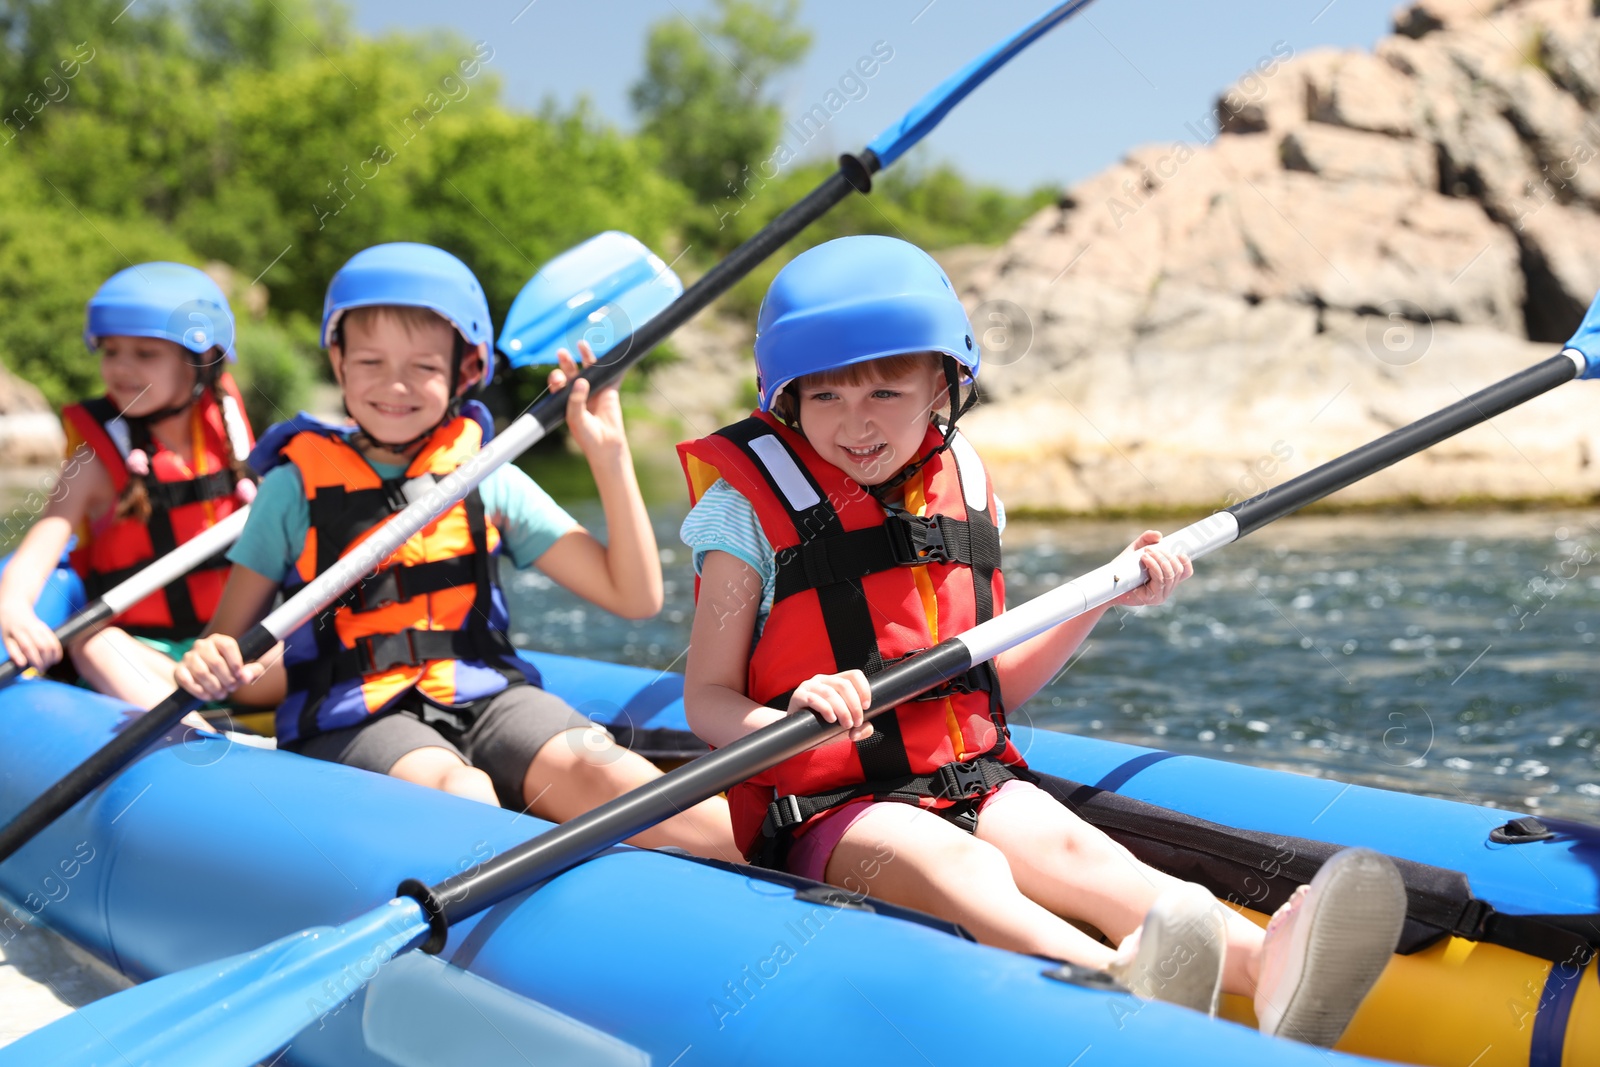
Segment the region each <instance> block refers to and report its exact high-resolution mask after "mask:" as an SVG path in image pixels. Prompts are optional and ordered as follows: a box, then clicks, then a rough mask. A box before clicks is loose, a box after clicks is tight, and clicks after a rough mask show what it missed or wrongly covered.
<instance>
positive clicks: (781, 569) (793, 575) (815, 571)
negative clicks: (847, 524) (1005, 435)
mask: <svg viewBox="0 0 1600 1067" xmlns="http://www.w3.org/2000/svg"><path fill="white" fill-rule="evenodd" d="M983 514H984V516H985V518H987V516H988V513H987V512H984V513H983ZM993 531H994V524H993V523H992V522H984V521H982V520H980V521H977V522H974V521H972V520H963V519H953V518H951V517H950V516H948V515H928V516H922V515H913V514H911V513H910V512H908V511H903V510H895V511H891V512H890V513H889V514H888V515H887V516H886V518H885V519H884V523H883V525H882V526H871V527H868V528H867V529H864V530H850V531H847V532H844V533H839V534H835V535H833V536H831V537H816V538H812V539H810V540H807V541H805V542H803V543H801V544H799V545H796V546H795V547H793V548H791V549H788V550H786V551H784V552H780V553H778V558H777V580H776V589H775V591H774V593H773V602H774V603H776V602H777V601H779V600H782V599H784V598H785V597H790V596H793V595H794V594H796V593H803V592H805V591H806V590H807V589H820V588H822V587H823V586H826V585H833V584H835V583H838V582H847V581H852V580H859V579H862V578H865V577H867V576H868V575H869V574H878V573H880V572H882V571H890V570H894V569H895V568H896V567H916V566H920V565H922V564H924V563H964V564H966V565H967V566H969V567H972V568H973V569H974V570H975V571H983V572H986V573H987V574H988V576H989V577H990V578H992V577H993V575H994V572H995V571H996V570H998V569H999V566H1000V538H999V535H998V534H996V535H995V536H994V537H988V536H986V535H987V534H988V533H991V532H993ZM991 599H992V598H991ZM989 610H990V613H991V614H992V613H993V610H994V605H993V603H992V602H991V603H990V605H989Z"/></svg>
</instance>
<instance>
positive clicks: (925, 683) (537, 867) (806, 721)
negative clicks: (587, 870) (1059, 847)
mask: <svg viewBox="0 0 1600 1067" xmlns="http://www.w3.org/2000/svg"><path fill="white" fill-rule="evenodd" d="M971 667H972V653H971V652H970V651H969V650H968V649H967V646H966V645H964V644H962V643H961V641H960V639H958V638H949V639H947V640H945V641H942V642H940V643H939V644H937V645H935V646H934V647H933V648H930V649H928V650H927V651H926V652H923V653H922V654H920V655H918V656H917V657H916V658H915V659H910V660H906V661H904V662H902V663H897V664H895V665H894V666H893V667H890V668H889V669H887V670H885V671H884V672H883V673H881V674H877V675H874V676H873V677H872V681H871V689H872V701H871V705H870V708H869V710H868V712H867V718H869V719H870V718H872V717H874V716H876V715H880V714H882V713H883V712H885V711H888V710H890V709H892V708H894V707H896V706H897V705H899V704H903V703H905V702H906V701H907V700H910V699H911V698H913V697H915V696H917V695H919V694H921V693H924V692H926V691H928V690H929V689H932V688H933V687H934V686H936V685H939V684H940V683H942V682H948V681H950V680H951V679H953V678H957V677H960V676H961V675H963V674H965V673H966V672H967V671H968V670H969V669H970V668H971ZM839 732H840V727H839V726H838V725H837V724H835V723H830V722H823V721H822V720H821V719H819V718H817V717H816V716H815V715H791V716H790V717H788V718H787V719H783V720H781V721H779V722H775V723H773V724H772V725H770V726H767V727H765V728H764V729H761V730H757V731H755V732H754V733H750V734H746V735H745V736H744V737H741V738H740V739H739V740H737V741H735V742H733V743H732V744H730V745H727V746H725V747H723V748H719V749H717V750H716V751H715V752H712V753H711V754H709V755H706V756H701V757H700V758H699V759H696V760H694V761H692V762H690V763H686V764H684V765H683V766H682V767H679V768H678V769H677V770H674V771H672V772H671V773H669V774H664V775H662V776H661V777H660V778H657V779H656V780H655V781H653V782H651V783H650V784H649V785H645V786H641V787H640V788H638V789H634V790H632V791H630V792H628V793H625V794H623V795H622V796H620V797H617V798H616V799H615V800H609V801H607V802H606V803H604V804H602V805H600V806H599V807H597V808H594V809H593V810H591V811H588V812H585V813H584V814H582V815H579V816H578V817H577V818H574V819H570V820H568V821H567V822H565V823H563V824H561V825H560V826H557V827H555V828H554V829H552V830H549V831H546V832H545V833H543V834H541V835H539V836H538V837H536V838H533V839H532V840H531V841H526V842H524V843H523V844H521V845H518V846H516V847H515V848H513V849H510V850H509V851H507V852H503V853H501V854H500V855H499V856H496V857H494V858H493V859H491V860H489V861H488V862H486V863H484V864H483V865H482V866H480V867H477V868H474V869H471V870H468V871H463V872H462V873H460V874H457V875H454V876H452V877H450V878H446V879H445V880H444V881H442V882H440V883H439V884H437V885H434V886H427V885H424V884H423V883H422V882H420V881H418V880H417V879H408V880H407V881H405V882H403V883H402V884H401V885H400V888H399V889H398V890H396V892H397V894H398V895H400V896H408V897H412V898H414V899H416V900H417V901H418V902H419V903H421V904H422V907H423V910H424V911H425V912H426V913H427V914H428V921H429V924H430V925H431V926H432V928H433V929H432V933H431V935H430V936H429V939H428V941H427V943H426V944H424V945H423V946H422V948H423V950H424V951H427V952H438V951H439V950H440V949H442V948H443V947H444V943H445V938H446V936H447V935H448V932H449V928H450V926H451V925H452V924H453V923H456V922H459V921H461V920H462V919H465V918H467V917H468V916H469V915H476V914H477V913H478V912H480V911H483V910H484V909H485V908H490V907H493V906H494V905H496V904H498V903H499V902H500V901H502V900H505V899H506V898H507V897H511V896H515V895H516V894H517V893H520V892H522V891H523V890H525V889H528V888H531V887H532V886H535V885H537V884H539V883H540V882H543V881H545V880H546V879H549V878H554V877H555V876H556V875H558V874H560V873H561V872H563V871H566V870H569V869H570V868H572V867H576V866H577V865H578V864H580V863H582V862H584V861H585V860H587V859H589V858H591V857H593V856H595V855H596V854H598V853H600V852H603V851H605V850H606V849H608V848H610V847H611V846H613V845H616V844H618V843H619V842H622V841H625V840H627V839H628V838H630V837H632V836H633V835H634V834H637V833H639V832H640V831H642V830H647V829H649V828H650V827H652V826H655V825H656V824H658V823H661V822H664V821H666V820H667V819H670V818H672V817H673V816H674V815H677V814H679V813H680V812H683V811H687V810H688V809H689V808H692V807H694V806H695V805H696V804H698V803H700V802H701V801H703V800H708V799H710V798H711V797H714V796H716V795H717V794H718V793H721V792H722V791H723V790H725V789H729V788H731V787H732V786H735V785H737V784H739V783H740V782H742V781H744V780H745V779H747V778H750V777H751V776H753V775H756V774H759V773H761V772H762V771H763V770H765V769H766V768H768V767H771V766H774V765H775V764H778V763H781V762H782V761H784V760H786V759H788V758H789V757H791V756H795V755H798V754H800V753H801V752H804V751H805V750H806V749H808V748H812V747H813V746H815V745H817V744H820V743H821V742H823V741H825V740H827V739H828V738H830V737H832V736H834V735H835V734H837V733H839Z"/></svg>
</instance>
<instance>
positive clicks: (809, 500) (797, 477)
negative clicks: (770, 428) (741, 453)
mask: <svg viewBox="0 0 1600 1067" xmlns="http://www.w3.org/2000/svg"><path fill="white" fill-rule="evenodd" d="M750 451H752V452H754V453H755V454H756V455H757V456H758V457H760V459H761V464H762V466H764V467H766V468H767V474H769V475H770V476H771V477H772V480H773V481H774V482H776V483H777V485H778V488H779V489H780V490H782V491H783V495H784V498H785V499H786V500H788V501H789V510H791V511H804V510H806V509H807V508H814V507H816V506H817V505H818V504H820V503H822V498H821V497H820V496H818V495H817V491H816V490H815V489H813V488H811V483H810V482H808V481H806V476H805V472H804V471H802V470H801V469H800V467H799V466H798V465H797V464H796V463H795V461H794V457H793V456H791V455H789V450H788V449H787V448H784V447H783V442H782V441H780V440H778V439H777V438H776V437H775V436H773V435H772V434H770V433H769V434H767V435H766V436H765V437H757V438H756V439H755V440H754V441H751V442H750Z"/></svg>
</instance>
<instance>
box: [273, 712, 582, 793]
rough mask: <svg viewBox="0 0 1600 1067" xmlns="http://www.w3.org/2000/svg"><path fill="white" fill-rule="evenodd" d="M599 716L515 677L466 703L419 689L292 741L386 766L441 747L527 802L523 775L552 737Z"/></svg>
mask: <svg viewBox="0 0 1600 1067" xmlns="http://www.w3.org/2000/svg"><path fill="white" fill-rule="evenodd" d="M591 726H595V723H593V722H592V721H590V720H589V719H588V718H586V717H585V716H583V715H580V714H578V713H577V712H576V711H573V710H572V708H571V707H569V706H568V705H567V702H566V701H564V700H562V699H561V698H560V697H557V696H552V695H550V694H549V693H546V692H545V691H544V690H543V689H540V688H539V687H538V686H534V685H521V684H519V685H513V686H511V687H510V688H507V689H503V690H501V691H500V692H498V693H496V694H494V695H493V696H488V697H485V698H483V699H482V700H479V701H475V702H474V703H473V704H472V705H470V706H469V707H466V708H447V707H441V706H439V705H438V704H435V703H433V702H432V701H431V700H428V699H426V698H425V697H423V696H422V695H421V694H419V693H417V692H416V690H412V691H411V692H410V693H408V694H406V695H405V696H403V697H401V698H400V701H399V703H398V704H397V706H396V707H395V708H394V709H393V710H391V711H386V712H384V713H383V714H382V715H379V716H377V717H375V718H373V719H371V720H369V721H368V722H364V723H361V724H360V725H359V726H348V727H345V728H344V729H343V730H332V731H329V732H328V733H325V734H315V735H313V736H312V737H309V738H307V739H306V740H304V741H302V742H299V743H297V744H295V745H293V746H291V747H292V748H293V750H294V751H296V752H298V753H300V754H301V755H302V756H310V757H311V758H312V759H320V760H327V761H329V762H330V763H343V764H345V765H346V766H350V767H360V768H361V769H362V770H365V771H373V772H374V773H377V774H388V773H389V770H390V768H392V767H393V766H394V765H395V764H396V763H398V762H400V758H401V757H402V756H405V755H407V754H408V753H411V752H415V751H416V750H417V749H419V748H442V749H445V750H446V751H448V752H453V753H455V755H456V756H458V757H460V759H461V762H463V763H465V764H466V765H467V766H469V767H476V768H478V769H479V770H481V771H483V773H485V774H487V775H488V776H489V780H490V781H492V782H493V783H494V791H495V793H496V794H498V795H499V797H500V803H501V805H502V806H504V807H507V808H511V809H512V810H514V811H523V810H525V809H526V808H527V806H528V805H527V801H526V800H525V799H524V798H523V796H522V782H523V779H524V778H526V777H527V774H528V766H529V764H531V763H532V762H533V757H534V756H536V755H538V754H539V750H540V749H541V748H543V747H544V746H545V745H546V744H547V743H548V742H549V741H550V739H551V738H553V737H555V736H556V735H558V734H561V733H565V732H566V731H568V730H581V729H585V728H588V727H591Z"/></svg>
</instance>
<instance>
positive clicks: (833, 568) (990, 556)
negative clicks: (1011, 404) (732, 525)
mask: <svg viewBox="0 0 1600 1067" xmlns="http://www.w3.org/2000/svg"><path fill="white" fill-rule="evenodd" d="M717 432H718V434H720V435H721V436H722V437H723V438H725V439H726V440H727V441H728V442H729V443H731V444H733V445H734V446H735V447H736V448H738V449H739V450H740V451H741V452H743V453H744V455H745V456H746V458H747V459H748V461H749V462H750V463H751V464H752V465H753V466H754V468H755V469H756V470H757V471H759V472H761V476H762V477H763V478H765V479H766V481H767V488H768V492H769V494H770V495H771V497H772V498H773V499H774V500H776V501H777V502H778V504H779V506H781V507H782V508H784V510H785V511H786V512H787V513H788V518H789V521H790V522H791V523H792V524H793V526H794V529H795V530H796V531H797V532H798V533H799V536H800V543H799V544H798V545H796V546H794V547H793V548H791V549H785V550H784V551H782V552H779V553H778V554H777V555H778V557H779V558H778V561H777V562H778V574H779V577H778V581H779V582H782V581H784V578H783V575H784V572H785V569H786V568H787V569H788V570H789V573H791V574H797V575H800V576H801V578H791V579H789V581H791V582H794V581H801V580H804V581H806V582H807V583H808V584H807V585H804V586H801V588H810V589H812V590H813V591H814V592H815V593H816V596H817V603H818V605H819V607H820V608H821V612H822V621H823V626H824V628H825V629H826V630H827V634H828V643H829V645H830V646H831V648H832V651H833V662H834V664H835V665H836V666H837V667H838V669H839V670H848V669H850V668H852V667H854V668H857V669H859V670H860V671H861V672H862V673H864V674H865V675H867V677H869V678H870V677H872V676H873V675H876V674H879V673H881V672H882V671H883V669H884V667H885V666H887V665H888V664H886V663H885V662H884V659H883V654H882V652H881V651H880V650H879V648H878V636H877V626H876V623H875V621H874V619H873V616H872V609H871V605H869V604H868V602H867V596H866V592H865V590H864V588H863V586H862V584H861V580H862V579H863V578H865V577H866V576H867V575H868V574H873V573H877V571H879V570H891V569H893V568H894V567H899V566H906V565H912V566H914V565H917V564H920V563H928V562H932V556H930V557H929V558H928V559H910V558H907V559H906V561H905V562H904V563H902V562H901V560H900V559H899V558H890V557H891V556H892V555H893V553H894V552H895V546H896V545H897V544H902V546H903V547H902V550H901V555H902V556H907V557H909V555H910V554H911V553H914V552H915V551H917V550H918V548H917V546H918V545H919V544H920V545H921V547H922V549H924V550H930V551H931V550H932V549H933V546H934V545H935V543H936V541H935V539H936V538H937V544H938V545H939V549H938V551H940V552H941V553H945V554H948V546H950V545H955V546H957V551H960V552H962V553H963V554H964V555H966V556H967V557H968V558H967V559H961V560H959V562H962V563H966V564H967V565H968V566H969V567H970V573H971V575H972V584H973V594H974V606H975V609H976V617H977V621H978V622H979V623H983V622H987V621H989V619H991V618H993V617H994V589H993V581H994V576H995V573H996V572H997V571H998V570H999V569H1000V534H999V530H998V529H997V528H996V527H995V524H994V516H993V515H991V514H990V513H989V511H988V509H984V510H982V511H972V510H969V512H968V519H967V521H966V522H964V523H962V522H959V521H957V520H953V519H949V518H947V517H944V516H937V517H934V518H933V519H931V520H925V519H922V518H918V517H916V516H905V513H903V512H901V513H898V515H886V516H885V526H880V527H869V528H867V529H866V530H863V531H859V534H861V535H862V536H859V537H858V536H856V535H854V534H851V533H849V532H847V531H846V530H845V529H844V524H843V522H842V520H841V519H840V518H839V513H838V511H837V510H835V508H834V507H833V505H832V504H831V503H830V502H829V500H828V494H827V493H826V492H825V491H824V490H823V488H822V486H821V485H819V484H818V483H817V481H816V479H815V478H814V477H812V474H811V471H810V470H809V469H807V467H806V465H805V463H804V462H803V461H802V460H801V459H800V457H799V456H797V455H795V453H794V450H793V449H791V448H790V447H789V445H788V442H786V441H784V440H783V438H782V437H780V436H778V434H777V433H776V432H774V430H773V428H772V427H771V426H769V425H768V424H767V423H765V422H763V421H761V420H760V419H757V418H754V417H752V418H748V419H745V420H743V421H742V422H738V423H735V424H734V425H732V426H728V427H725V428H724V429H721V430H719V431H717ZM761 437H771V438H772V439H774V440H776V441H777V442H778V443H779V444H780V445H782V446H783V448H784V450H785V451H786V452H788V453H789V458H790V459H791V461H792V462H793V464H794V468H795V470H797V471H798V472H799V473H800V474H801V475H802V476H803V477H804V478H805V479H806V481H807V483H808V484H809V485H810V487H811V489H812V491H813V493H814V495H815V496H816V498H817V503H815V504H813V505H812V506H811V507H809V508H806V509H804V510H796V509H795V508H794V507H793V506H791V505H790V503H789V497H788V494H787V493H785V492H784V490H783V487H782V486H780V485H779V484H778V483H777V482H776V480H774V478H773V475H772V472H771V471H770V470H768V469H767V464H766V462H765V460H763V459H762V457H761V456H760V454H758V453H757V452H756V451H755V450H754V449H752V448H751V447H750V444H751V442H752V441H754V440H756V439H757V438H761ZM957 470H958V472H959V466H958V467H957ZM958 477H959V473H958ZM905 518H910V519H912V520H913V521H912V522H909V523H908V522H906V521H905ZM889 524H896V527H897V528H898V529H899V530H900V531H902V533H895V532H890V533H885V532H884V530H885V528H886V526H889ZM947 532H948V533H949V535H950V536H949V537H948V538H947V537H946V536H945V535H946V533H947ZM901 536H904V537H905V538H907V539H908V540H907V541H906V542H900V541H898V540H897V538H899V537H901ZM874 539H876V543H878V544H880V545H887V546H888V547H887V551H888V553H889V554H890V555H888V556H886V555H882V554H879V555H878V556H876V557H873V558H868V557H867V556H866V555H864V554H863V553H866V552H878V551H880V550H878V549H870V550H869V549H865V548H861V547H860V546H865V545H866V544H868V543H869V541H873V540H874ZM950 558H952V559H954V558H955V557H954V556H951V557H950ZM808 561H809V562H808ZM869 563H870V564H871V565H872V566H873V568H874V569H866V570H863V569H862V567H863V565H864V564H869ZM808 569H809V570H810V571H811V572H812V573H813V574H815V575H817V576H818V577H819V578H823V577H825V578H827V579H828V580H826V581H822V580H819V581H817V582H815V583H814V584H811V583H810V579H809V578H808V577H806V575H807V571H808ZM856 572H859V573H856ZM798 591H800V589H793V590H790V592H791V593H793V592H798ZM782 595H784V594H783V593H781V592H779V593H778V594H776V595H775V600H774V603H776V598H777V597H781V596H782ZM982 672H983V674H984V675H986V676H987V677H986V681H987V684H986V685H983V686H981V688H983V689H984V690H985V691H987V692H988V693H989V695H990V699H989V715H990V719H991V720H992V721H993V723H994V726H995V743H994V746H993V747H992V748H991V749H990V750H989V751H987V752H984V753H981V754H980V758H982V757H989V758H992V757H993V756H995V755H998V754H999V753H1000V752H1001V751H1002V750H1003V749H1004V748H1005V746H1006V742H1007V741H1008V740H1009V738H1010V730H1009V729H1008V728H1007V726H1006V720H1005V712H1004V709H1003V708H1002V707H1001V706H1000V686H999V684H998V682H997V680H996V679H995V678H994V675H993V667H992V666H991V665H989V664H985V665H984V667H983V668H982ZM784 706H787V700H785V701H784ZM855 748H856V757H857V759H859V760H860V763H861V769H862V773H863V776H864V778H865V781H866V782H867V783H885V782H888V783H894V782H901V781H908V780H911V779H914V778H915V777H916V775H914V774H913V772H912V769H911V761H910V759H909V757H908V756H907V755H906V749H905V740H904V736H903V735H902V733H901V731H900V723H899V720H898V719H897V718H896V717H895V716H893V715H883V716H879V717H878V718H877V719H874V720H873V732H872V736H870V737H868V738H866V739H865V740H862V741H857V742H855ZM863 795H870V790H869V793H868V794H863ZM840 803H843V801H840ZM819 810H826V809H819ZM780 836H781V837H782V838H783V839H784V841H785V842H786V841H787V838H788V836H789V835H788V834H787V833H786V832H785V833H782V834H781V835H780Z"/></svg>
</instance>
